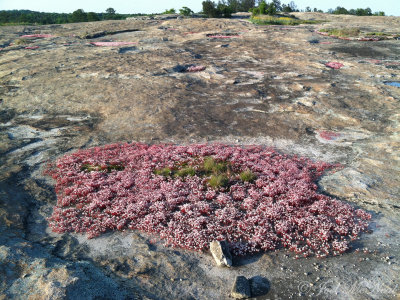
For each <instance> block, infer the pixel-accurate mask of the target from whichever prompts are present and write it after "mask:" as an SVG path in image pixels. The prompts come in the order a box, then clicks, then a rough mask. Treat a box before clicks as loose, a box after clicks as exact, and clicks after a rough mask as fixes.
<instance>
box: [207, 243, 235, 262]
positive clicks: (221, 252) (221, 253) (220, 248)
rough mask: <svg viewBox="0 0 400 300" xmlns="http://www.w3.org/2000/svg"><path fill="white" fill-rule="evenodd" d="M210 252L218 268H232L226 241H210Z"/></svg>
mask: <svg viewBox="0 0 400 300" xmlns="http://www.w3.org/2000/svg"><path fill="white" fill-rule="evenodd" d="M210 251H211V254H212V256H213V257H214V259H215V261H216V262H217V265H218V266H226V267H231V266H232V255H231V253H230V252H229V247H228V243H227V242H226V241H212V242H211V243H210Z"/></svg>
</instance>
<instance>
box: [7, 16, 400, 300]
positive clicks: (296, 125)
mask: <svg viewBox="0 0 400 300" xmlns="http://www.w3.org/2000/svg"><path fill="white" fill-rule="evenodd" d="M298 16H299V17H303V18H315V19H321V18H326V19H329V20H330V21H331V22H329V23H325V24H320V25H307V26H303V25H302V26H298V27H290V26H270V27H262V26H255V25H252V24H251V23H249V22H248V21H247V20H241V19H232V20H225V19H201V18H198V19H181V20H177V19H171V20H129V21H118V22H117V21H106V22H97V23H83V24H67V25H51V26H18V27H1V28H0V48H3V49H2V50H0V154H1V156H0V298H19V299H26V298H27V296H28V295H32V297H33V298H42V299H46V298H48V299H64V298H66V299H79V298H84V299H98V298H99V297H102V298H106V299H136V298H137V299H193V298H195V299H227V298H228V297H229V293H230V288H231V287H230V286H229V285H228V284H227V283H229V282H232V280H234V278H235V277H236V276H238V275H243V276H245V277H247V278H253V277H256V276H261V277H262V278H266V279H268V281H269V282H270V289H269V291H268V293H267V295H266V297H269V298H281V299H289V298H292V299H294V298H296V297H299V298H301V297H313V298H315V299H350V298H351V299H367V298H368V299H369V298H372V299H396V297H399V293H400V287H399V284H400V282H399V276H398V274H399V273H400V268H399V263H400V260H399V257H398V253H400V246H399V245H400V238H399V232H400V225H399V224H400V222H399V216H400V202H399V195H400V191H399V186H400V184H399V169H400V168H399V167H400V166H399V148H398V146H399V111H400V104H399V99H400V89H399V88H397V87H393V86H387V85H384V84H383V82H385V81H399V80H400V71H399V65H400V46H399V42H400V41H398V40H391V41H379V42H360V41H345V40H339V39H334V38H330V37H323V36H320V35H318V34H316V33H315V30H316V29H321V28H324V27H345V26H348V27H353V26H358V27H362V29H363V30H367V31H387V32H400V19H399V18H394V17H355V16H330V15H322V14H298ZM113 32H114V33H115V34H110V35H107V34H108V33H113ZM35 33H42V34H52V35H54V37H51V38H36V39H35V38H33V39H31V40H30V43H29V44H28V42H27V41H24V40H19V41H17V40H18V39H19V37H20V36H21V35H24V34H35ZM207 34H213V35H225V36H226V35H232V34H237V35H239V37H235V36H231V37H230V38H226V39H216V38H207V36H206V35H207ZM85 37H93V38H92V39H86V38H85ZM313 39H318V40H320V43H312V44H310V43H309V42H308V41H309V40H313ZM107 41H108V42H110V41H114V42H136V43H137V44H135V45H128V46H120V47H97V46H94V45H92V44H90V42H107ZM24 43H26V45H24ZM28 45H29V47H33V48H35V47H36V46H37V47H38V48H37V49H25V46H28ZM327 62H339V63H342V64H343V65H344V66H343V67H342V68H341V69H339V70H333V69H330V68H327V67H326V66H325V63H327ZM191 64H194V65H202V66H205V67H206V69H205V70H204V71H201V72H196V73H185V72H177V71H175V70H176V69H175V67H176V66H185V65H191ZM132 140H134V141H143V142H148V143H159V142H172V143H192V142H213V141H217V142H225V143H232V144H261V145H267V146H274V147H276V148H277V149H278V150H279V151H282V152H287V153H290V154H298V155H305V156H308V157H310V158H311V159H316V160H317V159H318V160H325V161H328V162H333V163H340V164H342V166H343V168H342V169H341V170H340V171H338V172H336V173H334V174H326V175H325V176H324V177H323V178H322V179H321V180H320V182H319V185H320V189H321V190H322V191H323V192H325V193H328V194H330V195H331V196H334V197H338V198H340V199H342V200H345V201H350V202H351V203H352V204H353V205H355V206H359V207H362V208H363V209H366V210H369V211H370V212H371V213H372V214H373V222H372V224H371V230H372V233H371V234H364V235H363V236H362V238H361V239H360V240H358V241H355V242H354V244H353V250H352V251H350V252H349V253H346V254H344V255H342V256H340V257H330V258H327V259H323V260H317V259H315V258H308V259H298V260H294V259H293V258H294V254H292V253H289V252H286V251H283V250H282V251H277V252H273V253H265V254H263V255H256V256H252V257H245V258H238V259H237V261H236V258H235V264H236V265H237V267H235V268H234V269H233V268H230V269H227V268H218V267H217V266H215V264H214V262H213V259H212V257H211V255H210V254H207V253H205V254H202V253H192V252H189V251H184V250H181V249H171V248H165V247H163V246H162V244H161V243H160V242H159V241H158V240H157V239H156V237H150V236H146V235H144V234H141V233H137V232H122V233H121V232H119V233H112V232H110V233H108V234H105V235H103V236H101V237H99V238H96V239H93V240H87V239H86V238H85V237H84V236H81V235H75V234H63V235H58V234H54V233H52V232H50V231H49V230H48V227H47V221H46V218H47V217H49V216H50V215H51V209H52V206H53V205H54V204H55V203H56V197H55V193H54V190H53V182H52V181H51V180H50V179H49V178H47V177H44V176H42V171H43V168H44V166H45V165H46V163H47V161H48V160H54V159H56V158H57V157H58V156H61V155H63V154H65V153H67V152H69V151H73V150H76V149H79V148H82V147H90V146H96V145H104V144H107V143H110V142H126V141H132ZM357 249H359V250H357ZM305 274H306V275H305ZM39 291H41V292H40V294H39Z"/></svg>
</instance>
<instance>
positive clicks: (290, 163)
mask: <svg viewBox="0 0 400 300" xmlns="http://www.w3.org/2000/svg"><path fill="white" fill-rule="evenodd" d="M207 159H212V160H213V161H215V162H220V163H221V164H225V165H227V164H229V166H230V167H229V168H230V169H229V171H228V173H227V174H228V176H229V182H228V183H227V184H226V185H225V186H220V187H212V186H211V184H210V178H208V176H207V175H205V174H204V173H203V174H202V171H201V170H200V169H199V168H200V166H201V165H203V164H204V161H205V160H207ZM184 166H185V168H190V169H191V170H192V171H193V170H194V171H193V173H192V174H187V175H183V176H172V175H171V176H168V174H162V172H158V171H157V170H165V168H169V169H170V170H173V169H174V168H183V167H184ZM334 167H337V166H332V165H329V164H327V163H323V162H312V161H311V160H309V159H306V158H301V157H297V156H288V155H282V154H279V153H277V152H275V151H274V150H273V149H269V148H264V147H260V146H246V147H239V146H228V145H223V144H195V145H188V146H176V145H170V144H159V145H151V146H150V145H146V144H140V143H132V144H122V145H121V144H113V145H107V146H104V147H96V148H92V149H86V150H79V151H77V152H75V153H72V154H68V155H65V156H64V157H62V158H60V159H58V160H57V161H56V162H55V163H54V164H52V165H50V166H49V169H48V170H47V173H48V174H50V175H52V177H53V178H54V179H55V180H56V193H57V197H58V199H57V205H56V206H55V207H54V211H53V214H52V216H51V217H50V219H49V223H50V226H51V228H52V229H53V231H55V232H59V233H63V232H76V233H87V235H88V237H89V238H93V237H96V236H98V235H100V234H101V233H103V232H107V231H112V230H126V229H131V230H141V231H144V232H147V233H152V234H157V235H158V236H159V237H161V238H162V239H164V240H165V243H166V245H170V246H175V247H182V248H186V249H191V250H198V251H201V250H207V249H208V247H209V242H211V241H213V240H227V241H228V243H229V245H230V248H231V251H232V252H233V253H234V254H235V255H245V254H247V253H255V252H259V251H267V250H274V249H277V248H281V247H285V248H288V249H290V250H292V251H295V252H296V253H297V254H302V255H304V256H309V255H316V256H318V257H323V256H326V255H329V254H333V255H336V254H340V253H343V252H345V251H346V250H348V249H349V243H350V241H351V240H354V239H356V238H358V236H359V234H360V233H361V232H362V231H365V230H366V229H367V226H368V221H367V220H369V219H370V218H371V216H370V215H369V214H368V213H367V212H365V211H364V210H361V209H355V208H353V207H352V206H350V205H349V204H347V203H345V202H342V201H339V200H337V199H333V198H331V197H329V196H326V195H323V194H320V193H318V188H317V185H316V184H315V181H316V180H317V179H318V178H319V177H320V176H321V175H322V174H323V172H324V171H326V170H327V169H330V168H334ZM243 171H247V172H249V171H251V172H252V173H253V174H254V175H255V177H254V178H253V179H254V180H249V181H244V180H241V179H240V178H241V177H240V178H239V176H238V175H237V174H239V173H240V172H243Z"/></svg>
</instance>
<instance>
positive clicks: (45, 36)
mask: <svg viewBox="0 0 400 300" xmlns="http://www.w3.org/2000/svg"><path fill="white" fill-rule="evenodd" d="M51 37H54V35H51V34H25V35H22V36H21V38H51Z"/></svg>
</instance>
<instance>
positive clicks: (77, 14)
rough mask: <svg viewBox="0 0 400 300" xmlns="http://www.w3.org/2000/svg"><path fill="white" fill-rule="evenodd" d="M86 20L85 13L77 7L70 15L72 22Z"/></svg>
mask: <svg viewBox="0 0 400 300" xmlns="http://www.w3.org/2000/svg"><path fill="white" fill-rule="evenodd" d="M87 20H88V19H87V14H86V13H85V12H84V11H83V9H77V10H75V11H74V12H73V13H72V15H71V21H72V22H73V23H76V22H87Z"/></svg>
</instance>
